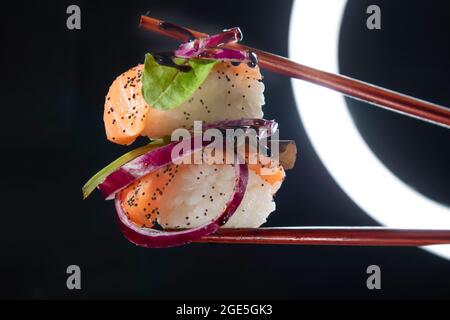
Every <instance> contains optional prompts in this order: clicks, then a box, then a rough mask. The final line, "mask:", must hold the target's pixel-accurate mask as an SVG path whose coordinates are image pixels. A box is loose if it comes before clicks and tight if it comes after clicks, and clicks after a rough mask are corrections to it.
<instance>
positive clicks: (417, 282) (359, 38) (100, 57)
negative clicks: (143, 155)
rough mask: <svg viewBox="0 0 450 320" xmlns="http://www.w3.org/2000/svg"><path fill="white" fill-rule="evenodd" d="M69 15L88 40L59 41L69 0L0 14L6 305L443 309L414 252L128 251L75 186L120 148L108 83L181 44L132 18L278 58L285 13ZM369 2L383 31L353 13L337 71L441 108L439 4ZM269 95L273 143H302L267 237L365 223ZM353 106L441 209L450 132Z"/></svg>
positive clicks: (284, 106)
mask: <svg viewBox="0 0 450 320" xmlns="http://www.w3.org/2000/svg"><path fill="white" fill-rule="evenodd" d="M76 3H77V4H78V5H80V6H81V8H82V30H81V31H68V30H67V29H66V26H65V20H66V14H65V11H66V7H67V6H68V5H69V4H72V2H69V1H60V2H52V1H39V2H32V1H25V2H23V1H16V2H13V3H11V2H10V3H9V4H8V5H5V4H3V5H2V7H3V8H2V9H1V10H0V12H1V19H0V21H1V22H0V23H1V30H2V31H1V35H2V50H1V51H0V52H1V55H2V59H1V61H2V71H3V74H4V76H3V77H2V80H1V81H2V86H1V88H2V94H3V102H2V111H3V114H2V115H3V122H2V124H3V130H2V132H3V135H2V137H3V138H4V139H3V141H4V143H3V147H2V155H3V157H2V160H3V162H4V170H3V173H2V187H1V188H2V190H1V191H2V197H3V199H4V202H5V204H4V205H3V210H2V215H3V216H2V227H3V228H2V232H1V235H0V241H1V242H0V243H1V245H0V246H1V247H0V248H1V253H2V255H1V262H0V297H7V298H134V297H136V298H407V297H410V298H419V297H420V298H450V272H449V270H450V262H448V261H445V260H443V259H441V258H438V257H436V256H433V255H431V254H429V253H427V252H424V251H421V250H419V249H414V248H407V249H401V248H336V247H293V246H292V247H289V246H252V245H242V246H232V245H200V244H195V245H190V246H185V247H180V248H174V249H167V250H146V249H142V248H138V247H135V246H133V245H131V244H130V243H128V242H127V241H126V240H125V239H124V238H123V237H122V235H121V234H120V231H119V229H118V227H117V225H116V222H115V219H114V211H113V204H112V203H111V202H104V201H102V199H101V197H100V195H99V194H95V195H94V196H93V197H92V198H90V199H88V200H86V201H82V200H81V190H80V188H81V186H82V184H83V183H84V182H85V181H86V180H87V179H88V178H89V177H90V176H91V175H92V174H93V173H95V172H96V171H97V170H98V169H100V168H101V167H102V166H103V165H105V164H107V163H108V162H109V161H111V160H113V159H115V158H116V157H117V156H119V155H120V154H122V153H123V152H124V151H125V150H126V149H127V148H125V147H121V146H116V145H113V144H111V143H109V142H107V141H106V139H105V137H104V131H103V122H102V108H103V99H104V96H105V94H106V92H107V89H108V86H109V84H110V82H111V81H112V80H113V79H114V78H115V76H116V75H118V74H119V73H120V72H122V71H124V70H126V69H127V68H129V67H131V66H133V65H135V64H137V63H139V62H142V61H143V58H144V54H145V53H146V52H147V51H151V50H153V49H158V50H160V51H161V49H162V48H163V49H170V48H171V47H172V46H173V45H174V43H173V42H171V41H169V40H166V39H162V38H160V37H158V36H157V35H153V34H148V33H146V32H145V31H142V30H139V29H138V28H137V24H138V19H139V15H140V14H142V13H145V12H146V11H147V10H151V11H152V15H154V16H155V17H158V18H162V19H166V20H169V21H174V22H177V23H179V24H182V25H186V26H192V27H195V28H196V29H199V30H202V31H205V32H215V31H218V30H220V29H222V28H225V27H231V26H240V27H241V28H242V30H243V31H244V34H245V39H244V40H245V41H244V42H245V43H246V44H248V45H251V46H255V47H258V48H260V49H264V50H268V51H271V52H274V53H278V54H281V55H287V31H288V24H289V15H290V7H291V3H290V2H288V1H267V2H264V5H262V4H261V2H260V1H245V2H241V3H240V4H239V6H236V4H234V3H231V4H229V5H228V4H226V3H221V4H220V5H219V4H217V5H216V4H214V3H211V2H210V1H209V2H207V1H189V2H188V1H185V2H181V1H180V2H174V1H167V0H166V1H128V2H118V3H114V4H113V3H111V2H109V1H77V2H76ZM376 3H377V4H379V5H380V6H382V12H383V30H381V31H377V32H370V31H368V30H367V29H366V28H365V17H366V16H365V8H366V7H367V5H368V4H369V2H366V1H351V2H350V5H349V6H348V8H347V12H346V16H345V19H344V24H343V29H342V30H343V33H342V36H341V37H342V39H341V40H342V41H341V48H340V60H341V68H342V73H344V74H346V75H350V76H355V77H357V78H360V79H362V80H367V81H371V82H374V83H376V84H379V85H383V86H386V87H389V88H391V89H395V90H399V91H402V92H405V93H408V94H412V95H414V96H418V97H421V98H425V99H430V100H432V101H433V102H437V103H441V104H443V105H447V106H448V105H450V91H449V90H448V88H449V84H450V76H449V74H450V72H449V71H450V60H449V59H448V57H449V56H450V52H449V51H450V48H449V42H448V25H447V21H449V18H450V5H449V4H448V2H444V1H409V2H406V1H402V2H401V3H403V4H400V1H399V2H396V3H395V4H394V3H392V1H376ZM370 4H372V2H371V3H370ZM255 7H257V8H258V10H255ZM219 8H220V9H219ZM324 10H326V8H324ZM311 32H314V31H313V30H312V31H311ZM431 78H433V79H431ZM265 84H266V87H267V90H266V100H267V105H266V107H265V112H266V117H267V118H276V119H277V120H278V122H279V123H280V126H281V135H282V138H285V139H286V138H290V139H295V140H296V141H297V145H298V147H299V148H300V157H299V159H298V161H297V166H296V168H295V170H293V171H291V172H289V176H288V178H287V180H286V182H285V184H284V185H283V188H282V189H281V191H280V193H279V194H278V197H277V207H278V210H277V212H276V213H275V214H273V216H271V218H270V221H269V223H270V225H271V226H285V225H340V226H344V225H374V222H373V221H372V220H371V219H369V218H368V217H367V216H366V215H365V214H364V213H363V212H362V211H361V210H360V209H359V208H358V207H356V205H355V204H353V203H352V202H351V201H350V200H349V198H348V197H347V196H346V195H345V194H344V193H343V192H342V190H341V189H340V188H339V187H338V186H337V185H336V183H335V182H334V181H333V180H332V179H331V177H330V175H329V174H328V173H327V171H326V170H325V168H324V167H323V165H322V164H321V163H320V161H319V159H318V158H317V156H316V154H315V153H314V150H313V149H312V148H311V145H310V143H309V141H308V140H307V138H306V136H305V133H304V130H303V127H302V125H301V123H300V120H299V119H298V116H297V111H296V107H295V102H294V100H293V96H292V92H291V86H290V81H289V79H286V78H283V77H281V76H278V75H274V74H265ZM349 103H350V108H351V111H352V114H353V116H354V119H355V121H356V123H357V125H358V128H359V129H360V130H361V132H362V134H363V135H364V138H365V139H366V141H367V142H368V143H369V145H370V147H371V148H372V149H373V150H374V151H375V152H376V154H377V156H379V157H380V159H382V160H383V161H384V162H385V163H386V165H387V166H388V167H389V168H391V169H392V170H393V171H394V172H395V173H396V174H398V176H399V177H400V178H401V179H403V180H404V181H405V182H407V183H408V184H410V185H412V186H413V187H415V188H416V189H418V190H420V191H421V192H423V193H424V194H425V195H427V196H429V197H431V198H433V199H436V200H438V201H440V202H442V203H447V204H449V203H450V198H449V192H448V190H450V188H449V187H450V186H449V183H450V172H449V170H448V163H450V161H449V160H450V152H449V148H448V143H449V132H448V131H447V130H444V129H442V128H437V127H432V126H430V125H428V124H424V123H421V122H418V121H415V120H411V119H407V118H404V117H401V116H399V115H396V114H392V113H389V112H387V111H383V110H377V109H373V108H368V107H366V106H364V105H362V104H359V103H358V104H357V103H355V102H353V101H351V102H350V101H349ZM380 187H382V186H380ZM424 214H425V213H424ZM70 264H77V265H79V266H80V267H81V269H82V286H83V289H82V290H81V291H76V292H73V291H69V290H67V289H66V285H65V282H66V273H65V271H66V267H67V266H68V265H70ZM371 264H377V265H379V266H380V267H381V269H382V288H383V289H382V290H381V291H375V292H374V291H369V290H367V289H366V285H365V282H366V277H367V276H366V274H365V270H366V268H367V266H368V265H371Z"/></svg>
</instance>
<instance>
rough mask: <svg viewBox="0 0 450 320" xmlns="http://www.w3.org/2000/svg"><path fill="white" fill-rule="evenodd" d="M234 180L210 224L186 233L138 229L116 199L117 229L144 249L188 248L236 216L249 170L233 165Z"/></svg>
mask: <svg viewBox="0 0 450 320" xmlns="http://www.w3.org/2000/svg"><path fill="white" fill-rule="evenodd" d="M234 167H235V173H236V180H235V185H234V188H233V193H232V195H231V196H230V199H229V200H228V202H227V204H226V207H225V209H224V210H223V211H222V212H221V213H220V214H218V215H217V216H216V217H215V218H214V219H213V220H211V222H209V223H207V224H205V225H202V226H199V227H196V228H192V229H187V230H181V231H160V230H156V229H149V228H139V227H138V226H136V225H135V224H134V223H133V222H131V221H130V220H129V219H128V218H127V216H126V215H125V213H124V212H123V209H122V205H121V201H120V198H119V195H116V198H115V207H116V213H117V219H118V222H119V227H120V229H121V231H122V233H123V235H124V236H125V238H127V239H128V240H129V241H130V242H132V243H134V244H135V245H138V246H141V247H145V248H167V247H174V246H179V245H183V244H188V243H190V242H192V241H194V240H197V239H200V238H202V237H204V236H207V235H210V234H213V233H214V232H216V231H217V230H218V229H219V228H220V227H221V226H223V225H224V224H225V223H226V222H227V221H228V219H230V218H231V216H232V215H233V214H234V213H235V212H236V210H237V208H238V207H239V205H240V204H241V202H242V199H243V198H244V194H245V190H246V188H247V183H248V167H247V165H245V164H240V165H235V166H234Z"/></svg>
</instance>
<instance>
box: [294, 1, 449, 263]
mask: <svg viewBox="0 0 450 320" xmlns="http://www.w3.org/2000/svg"><path fill="white" fill-rule="evenodd" d="M345 5H346V0H333V1H329V0H301V1H300V0H297V1H295V2H294V4H293V7H292V13H291V22H290V30H289V53H290V57H291V58H292V59H293V60H295V61H298V62H301V63H304V64H306V65H308V66H311V67H315V68H318V69H321V70H325V71H329V72H338V40H339V31H340V26H341V20H342V17H343V13H344V9H345ZM362 14H363V13H362ZM292 86H293V89H294V96H295V100H296V102H297V109H298V112H299V114H300V118H301V120H302V122H303V125H304V127H305V130H306V133H307V135H308V137H309V139H310V141H311V143H312V145H313V147H314V149H315V150H316V152H317V154H318V156H319V158H320V160H321V161H322V162H323V164H324V165H325V167H326V168H327V170H328V171H329V172H330V174H331V176H332V177H333V179H335V180H336V182H337V183H338V184H339V186H340V187H341V188H342V189H343V190H344V191H345V192H346V193H347V195H348V196H349V197H350V198H351V199H352V200H353V201H354V202H355V203H356V204H357V205H358V206H359V207H360V208H362V209H363V210H364V211H365V212H366V213H367V214H369V215H370V216H371V217H373V218H374V219H375V220H377V221H378V222H379V223H381V224H383V225H386V226H390V227H396V228H425V229H435V228H439V229H444V228H445V229H450V208H449V207H447V206H444V205H442V204H440V203H438V202H435V201H433V200H431V199H429V198H427V197H425V196H424V195H422V194H420V193H418V192H417V191H415V190H413V189H412V188H411V187H409V186H408V185H406V184H405V183H403V182H402V181H401V180H400V179H399V178H397V177H396V176H395V175H394V174H393V173H392V172H391V171H389V169H387V168H386V167H385V166H384V165H383V163H381V162H380V161H379V160H378V158H377V157H376V155H375V154H373V152H372V151H371V150H370V149H369V147H368V146H367V144H366V142H365V141H364V139H363V138H362V137H361V135H360V133H359V131H358V129H357V128H356V126H355V124H354V122H353V119H352V117H351V115H350V113H349V111H348V108H347V107H346V104H345V100H344V98H343V96H342V95H341V94H339V93H336V92H333V91H331V90H329V89H325V88H322V87H319V86H316V85H313V84H310V83H307V82H304V81H300V80H293V81H292ZM426 249H428V250H430V251H432V252H434V253H436V254H439V255H441V256H444V257H446V258H449V259H450V245H441V246H429V247H426Z"/></svg>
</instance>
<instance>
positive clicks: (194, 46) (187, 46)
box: [175, 28, 242, 58]
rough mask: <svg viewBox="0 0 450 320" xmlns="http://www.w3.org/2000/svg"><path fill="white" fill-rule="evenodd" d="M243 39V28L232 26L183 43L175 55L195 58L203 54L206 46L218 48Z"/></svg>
mask: <svg viewBox="0 0 450 320" xmlns="http://www.w3.org/2000/svg"><path fill="white" fill-rule="evenodd" d="M241 40H242V32H241V30H240V29H239V28H231V29H228V30H224V31H223V32H221V33H218V34H215V35H212V36H209V37H204V38H198V39H195V40H192V41H188V42H185V43H182V44H181V45H180V46H179V47H178V49H177V50H175V56H176V57H180V58H194V57H197V56H198V55H199V54H201V53H202V52H203V50H205V49H206V48H216V47H220V46H222V45H224V44H231V43H236V42H239V41H241Z"/></svg>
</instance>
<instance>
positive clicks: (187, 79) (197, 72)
mask: <svg viewBox="0 0 450 320" xmlns="http://www.w3.org/2000/svg"><path fill="white" fill-rule="evenodd" d="M217 62H218V61H216V60H200V59H189V60H188V62H187V63H188V65H189V66H190V67H191V68H190V70H189V71H186V72H183V71H180V70H178V69H177V68H174V67H167V66H162V65H160V64H158V63H157V62H156V60H155V59H154V58H153V56H152V55H151V54H149V53H148V54H146V55H145V67H144V74H143V78H142V96H143V97H144V100H145V101H146V102H147V104H148V105H150V106H151V107H153V108H155V109H158V110H169V109H173V108H176V107H178V106H179V105H180V104H182V103H183V102H184V101H186V100H188V99H189V97H191V96H192V94H193V93H194V92H195V91H196V90H197V89H198V87H200V85H201V84H202V83H203V82H204V81H205V79H206V77H207V76H208V74H209V72H210V71H211V70H212V68H213V67H214V66H215V64H216V63H217ZM175 63H177V64H180V63H181V61H180V59H177V60H176V61H175Z"/></svg>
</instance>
